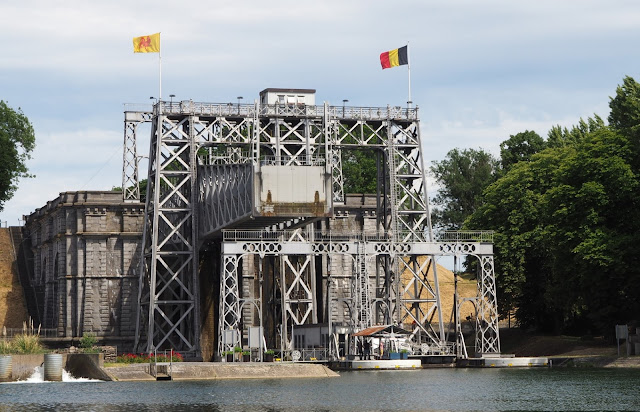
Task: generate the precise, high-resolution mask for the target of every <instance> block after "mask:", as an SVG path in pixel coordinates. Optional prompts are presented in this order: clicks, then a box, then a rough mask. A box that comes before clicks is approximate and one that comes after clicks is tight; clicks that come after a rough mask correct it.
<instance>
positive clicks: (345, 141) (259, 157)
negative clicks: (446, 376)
mask: <svg viewBox="0 0 640 412" xmlns="http://www.w3.org/2000/svg"><path fill="white" fill-rule="evenodd" d="M161 104H162V105H163V107H164V109H165V113H164V114H165V116H163V119H172V120H171V122H173V123H172V125H168V126H167V128H168V130H172V131H173V133H179V130H187V131H189V134H190V136H191V138H192V141H193V142H196V143H197V144H196V145H195V146H193V147H191V149H190V150H188V152H189V153H190V155H189V157H190V158H192V159H193V161H192V162H191V163H188V165H189V166H190V167H193V168H194V169H195V164H196V160H195V152H196V150H197V149H198V148H201V151H202V150H209V152H208V154H209V157H210V158H211V159H214V163H221V164H224V165H226V167H231V165H233V164H238V163H242V162H246V161H248V162H250V163H253V165H254V167H255V168H256V170H259V168H260V163H261V162H262V161H265V160H266V161H270V159H273V161H277V162H278V163H279V164H286V165H305V164H312V163H313V162H315V161H316V159H317V158H318V157H321V158H324V159H326V163H325V164H326V170H327V173H329V174H330V175H331V176H332V187H333V199H334V200H335V201H336V202H339V201H341V200H343V198H344V192H343V178H342V171H341V165H340V164H339V162H338V161H337V159H340V152H341V150H344V149H348V148H371V149H374V150H377V151H378V152H379V153H384V154H385V162H384V168H386V169H387V172H386V174H384V173H383V174H382V175H383V176H385V177H384V178H383V180H385V181H384V182H382V186H383V187H386V189H385V190H384V191H383V193H382V195H383V196H384V199H385V200H383V204H384V205H385V206H386V207H385V210H384V211H382V213H384V214H385V215H388V214H392V215H393V219H388V220H387V222H386V223H384V224H383V225H382V226H383V227H384V229H385V230H388V231H389V233H387V235H389V234H390V235H391V237H390V239H391V241H390V243H391V244H390V245H387V246H386V247H387V248H388V249H389V252H388V253H387V254H382V253H379V254H377V255H375V254H374V255H375V256H378V257H379V258H380V259H381V260H380V259H378V260H379V261H378V268H380V269H379V270H381V271H382V272H383V274H384V277H383V278H381V277H379V276H376V289H377V290H378V294H377V295H376V298H375V299H374V302H373V303H372V304H373V305H374V306H375V305H378V306H379V305H380V304H381V300H383V301H385V304H386V305H388V306H387V309H385V310H388V311H389V313H388V314H387V315H384V316H386V318H385V319H390V318H391V314H392V316H393V318H394V319H399V320H406V319H407V318H411V317H415V318H416V319H419V320H421V319H425V317H429V316H431V315H433V314H434V313H436V312H438V313H439V307H440V304H439V292H438V290H437V283H438V282H437V274H434V276H435V277H436V279H435V281H432V283H434V284H432V285H429V283H428V282H427V281H425V279H426V272H425V271H424V267H423V266H424V265H423V263H422V262H420V261H418V260H416V259H415V257H414V255H416V253H415V252H404V251H403V250H402V248H401V246H404V245H406V244H407V243H411V244H414V245H419V244H423V243H429V242H433V237H432V235H431V224H430V216H429V209H428V201H427V192H426V178H425V167H424V159H423V156H422V152H421V149H422V148H421V141H420V128H419V121H418V117H417V109H402V108H400V107H387V108H346V109H345V108H342V107H331V106H328V105H326V104H325V105H324V106H295V107H290V106H278V105H265V106H261V105H259V104H258V103H256V104H254V105H237V106H236V105H233V106H230V105H228V104H207V103H194V102H180V103H179V104H178V103H175V104H172V105H169V104H168V103H167V102H162V103H161ZM162 123H165V121H164V120H163V122H162ZM164 129H165V127H164V126H163V130H164ZM126 130H127V129H125V134H126V133H127V132H126ZM132 130H133V133H134V134H135V128H134V129H132ZM154 130H155V129H154ZM154 133H155V132H154ZM164 135H165V133H164V131H163V136H164ZM180 140H181V139H175V141H176V142H178V141H180ZM153 146H154V143H153V142H152V147H153ZM163 147H164V146H162V145H161V146H160V149H162V148H163ZM152 151H153V150H152ZM182 153H183V152H180V153H177V152H176V154H175V156H170V157H169V158H167V159H164V160H166V161H167V162H169V163H172V164H177V163H176V162H177V159H178V158H182V157H183V154H182ZM184 153H186V152H184ZM152 164H153V162H152V161H150V170H151V169H153V166H152ZM181 167H182V168H184V169H185V170H186V165H182V166H181ZM160 170H161V171H162V172H161V173H158V176H157V177H156V178H155V180H157V182H158V183H156V186H157V185H159V184H160V183H159V182H161V181H162V182H164V181H165V180H166V178H161V176H160V175H161V174H162V175H163V176H165V175H166V176H169V174H171V173H172V172H170V171H167V172H166V173H165V172H164V171H163V170H164V169H160ZM194 173H195V172H194ZM224 173H226V174H227V175H228V174H229V173H231V174H233V172H231V171H225V172H224ZM201 174H202V176H198V183H197V184H199V185H200V187H199V189H200V193H201V194H202V195H203V199H204V196H211V197H207V199H212V198H213V197H215V196H218V195H223V196H224V197H227V195H226V194H223V192H226V193H230V190H231V189H230V186H228V185H227V187H226V188H215V189H213V186H215V185H216V183H213V181H212V180H211V179H212V177H213V175H209V176H207V173H205V172H202V173H201ZM178 175H179V173H178V172H173V178H174V179H177V178H178ZM149 176H150V177H151V176H152V173H150V175H149ZM201 177H202V178H204V179H209V185H210V186H209V187H208V188H206V185H207V183H206V180H205V181H202V180H200V179H201ZM236 177H237V178H239V175H237V174H236ZM240 180H241V179H240ZM194 182H195V177H194V175H193V174H192V175H190V177H189V178H188V179H187V181H185V182H183V183H179V182H175V183H172V184H173V186H172V187H173V189H176V190H173V193H174V194H175V195H176V196H177V194H178V193H182V192H181V190H182V188H183V187H184V185H185V184H187V183H188V185H187V186H189V185H191V186H193V185H194ZM152 183H153V182H152V181H151V180H150V184H152ZM178 186H179V189H178ZM223 186H224V185H223ZM193 192H195V190H193V191H192V192H191V194H193ZM204 192H207V194H205V193H204ZM177 197H178V198H179V196H177ZM185 199H186V200H189V201H190V202H191V203H190V204H188V205H187V207H186V208H185V209H189V211H187V210H183V211H182V212H183V213H185V215H184V216H181V217H182V218H184V219H185V220H183V219H181V218H179V217H178V216H179V215H178V211H177V210H175V211H174V212H171V213H172V214H171V216H172V217H171V218H170V217H169V215H167V211H163V210H162V208H161V207H159V205H158V203H157V202H159V200H157V201H156V200H154V199H151V202H152V203H151V205H152V207H151V209H150V210H148V211H147V219H146V221H147V222H151V223H154V224H155V223H156V217H155V216H156V215H157V219H158V220H157V222H158V223H157V225H162V224H165V223H171V225H174V226H175V227H173V228H172V229H170V230H169V231H170V232H172V234H173V235H175V234H176V233H182V232H181V230H183V229H181V228H182V226H183V224H190V225H191V227H192V228H195V227H197V226H196V225H195V224H194V222H196V220H197V219H196V217H197V216H196V215H197V213H195V209H196V208H199V207H200V205H198V202H197V200H196V201H194V200H190V199H189V198H188V197H186V196H185ZM179 200H180V201H183V199H179ZM224 202H227V200H224ZM240 202H241V200H239V199H238V198H236V199H234V200H231V201H230V202H228V205H227V206H224V207H222V208H220V207H217V206H215V207H210V208H209V209H210V210H209V211H207V212H206V216H207V217H205V216H203V219H204V220H206V224H205V227H206V228H209V229H212V228H213V226H214V225H217V223H216V222H225V221H227V220H226V218H224V213H228V212H229V210H230V209H229V208H232V207H233V206H232V205H233V204H234V203H235V204H240ZM218 206H220V204H218ZM214 208H217V209H218V210H219V211H218V212H216V213H222V214H223V216H222V217H214V216H213V215H211V214H210V213H214V212H213V209H214ZM225 208H226V209H225ZM225 210H226V211H225ZM172 219H177V221H176V222H174V221H173V220H172ZM163 222H165V223H163ZM180 222H182V223H180ZM222 224H223V225H224V223H222ZM185 227H186V226H185ZM174 229H175V230H174ZM154 230H155V229H154ZM154 230H150V231H145V235H147V238H154V239H155V237H157V236H158V235H159V233H155V232H154ZM208 233H210V232H208ZM195 236H197V234H194V237H195ZM182 239H184V240H182ZM187 239H188V236H187V235H186V234H184V235H182V236H181V237H180V236H179V237H178V240H180V242H181V243H182V244H184V245H186V244H189V248H191V251H190V253H191V258H184V259H185V260H186V261H187V262H184V263H185V264H186V266H189V268H190V269H189V270H191V268H193V270H194V271H195V265H196V264H195V263H193V261H197V246H195V247H194V246H193V245H197V242H193V243H189V242H188V241H186V240H187ZM152 244H153V241H150V240H146V241H145V253H146V254H147V255H148V254H149V253H151V252H150V251H149V247H148V245H152ZM156 244H157V245H164V243H163V242H162V241H156ZM380 247H383V248H384V247H385V246H380ZM398 247H400V249H397V248H398ZM151 249H153V247H152V248H151ZM419 249H420V248H419ZM423 249H424V248H423ZM427 249H430V248H427ZM374 255H372V256H374ZM158 256H159V255H158V253H156V258H155V259H154V258H151V259H145V261H149V262H152V261H157V262H160V261H159V260H158V259H159V258H158ZM182 259H183V258H179V259H177V260H178V261H179V262H183V260H182ZM431 260H433V257H431ZM408 262H411V263H408ZM156 266H157V265H156ZM161 266H162V265H161ZM433 266H434V265H433ZM179 267H182V265H179ZM147 269H149V268H147ZM434 269H435V266H434ZM407 272H409V274H410V275H409V276H405V274H406V273H407ZM489 272H490V273H489ZM486 277H487V278H491V281H493V282H495V281H494V280H493V269H490V270H487V274H486ZM147 278H149V276H147ZM173 278H174V276H173V274H172V275H170V276H169V277H168V278H167V279H168V280H169V279H173ZM163 279H164V278H163ZM196 280H197V279H196ZM183 284H184V282H183ZM176 287H177V290H181V289H182V290H184V292H185V293H186V294H187V295H188V296H189V299H191V300H190V301H192V302H195V301H196V300H197V299H195V300H194V299H193V296H194V295H197V289H193V288H192V287H187V288H184V287H183V286H181V285H180V282H178V285H177V286H176ZM221 287H223V286H222V285H221ZM416 288H417V290H426V291H429V293H427V295H431V296H428V297H425V298H422V296H424V294H421V293H417V292H415V290H416ZM485 289H487V288H485ZM482 290H484V289H482ZM487 290H488V289H487ZM187 292H188V293H187ZM485 296H487V295H486V293H485ZM421 299H422V300H421ZM143 300H144V299H143ZM151 300H152V299H150V301H151ZM485 300H486V301H487V302H488V303H487V305H488V306H491V305H493V307H494V309H495V299H488V298H486V297H485ZM429 305H430V306H431V307H430V308H429V309H425V310H423V309H420V310H417V309H416V308H421V307H428V306H429ZM142 306H143V305H141V307H142ZM152 306H153V305H152ZM193 307H194V309H195V310H196V311H197V306H195V305H194V306H193ZM494 311H495V310H494ZM142 313H143V315H144V309H142ZM496 313H497V312H496ZM407 314H413V315H407ZM219 316H221V317H224V316H226V314H225V313H220V314H219ZM378 316H379V313H378V314H376V317H378ZM438 316H439V318H441V317H442V314H438ZM161 317H162V315H161ZM163 318H164V317H163ZM489 318H490V320H491V317H489ZM163 322H164V321H163ZM181 322H182V321H181ZM492 322H493V320H492ZM169 323H171V322H169ZM416 323H421V322H416ZM439 323H440V324H442V322H439ZM165 326H166V325H165ZM153 327H154V326H153V325H152V323H149V328H150V330H151V329H153ZM171 329H173V326H171V327H170V328H169V330H171ZM483 330H484V331H485V332H483V335H487V336H488V335H489V334H491V333H493V332H494V329H493V328H489V329H487V328H484V329H483ZM426 332H429V333H431V334H433V331H425V333H426ZM439 332H440V333H436V335H440V336H436V338H438V339H440V340H441V339H442V333H441V331H439ZM155 333H156V332H154V334H155ZM429 333H427V334H429ZM151 339H153V338H151ZM151 339H150V341H151ZM161 339H162V338H161ZM180 340H182V341H190V342H195V341H196V340H195V339H186V340H184V339H181V338H180ZM489 341H494V344H492V345H489V347H488V349H487V350H489V351H492V350H493V351H496V350H499V347H498V346H499V345H496V344H495V342H496V341H497V338H496V339H495V340H492V339H489ZM187 346H189V345H187Z"/></svg>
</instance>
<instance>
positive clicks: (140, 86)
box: [0, 0, 640, 220]
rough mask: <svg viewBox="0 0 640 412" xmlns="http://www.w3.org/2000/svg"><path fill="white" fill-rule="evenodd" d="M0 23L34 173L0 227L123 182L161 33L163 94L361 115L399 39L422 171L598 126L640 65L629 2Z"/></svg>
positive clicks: (197, 8) (269, 5)
mask: <svg viewBox="0 0 640 412" xmlns="http://www.w3.org/2000/svg"><path fill="white" fill-rule="evenodd" d="M0 16H2V23H3V24H2V25H0V38H2V42H0V55H1V56H2V59H0V99H3V100H8V101H9V103H10V104H11V105H12V106H21V107H22V108H23V110H24V112H25V114H26V115H27V116H28V117H29V118H30V119H31V120H32V122H33V123H34V125H35V127H36V132H37V135H36V138H37V149H36V152H35V153H34V159H33V161H32V162H31V163H30V167H31V169H32V171H33V172H34V173H36V174H37V176H38V177H37V178H36V179H33V180H25V181H23V182H21V183H20V189H19V190H18V192H17V193H16V196H15V197H14V199H13V200H11V201H10V202H9V203H8V204H7V205H6V210H5V211H4V212H3V213H2V214H1V216H0V220H5V218H4V216H9V215H11V216H19V215H21V214H24V213H28V212H30V211H32V210H33V209H35V208H36V207H40V206H42V204H44V202H46V200H50V199H51V198H52V197H56V196H57V193H58V192H61V191H66V190H80V189H83V188H86V189H109V188H110V187H111V186H112V185H119V184H120V180H121V177H120V173H121V153H117V154H115V155H114V153H116V152H117V151H118V150H119V148H121V145H122V134H123V123H122V111H123V107H122V105H121V104H122V103H130V102H131V103H135V102H138V103H145V104H148V103H149V96H156V97H157V96H158V55H156V54H149V55H144V54H134V53H133V50H132V38H133V37H134V36H139V35H143V34H151V33H155V32H158V31H160V32H162V64H163V66H162V72H163V79H162V81H163V94H164V96H165V97H166V96H168V95H169V93H172V94H175V95H176V96H177V97H176V99H178V100H179V99H194V100H196V101H214V102H226V101H235V98H236V96H244V100H245V101H252V100H253V99H254V98H256V97H257V94H258V92H259V91H260V90H262V89H263V88H265V87H304V88H316V89H317V90H318V93H317V96H318V101H319V102H322V101H329V102H331V103H332V104H336V105H339V104H341V101H342V99H349V104H350V105H361V106H385V105H387V104H390V105H398V104H401V105H404V104H405V102H406V100H407V70H406V68H404V67H401V68H394V69H391V70H384V71H382V70H381V69H380V66H379V63H378V54H379V53H380V52H382V51H385V50H389V49H393V48H396V47H399V46H401V45H403V44H404V43H405V42H406V41H410V55H411V62H412V66H411V74H412V86H413V90H412V92H413V96H412V100H413V101H414V102H415V103H416V104H417V105H419V106H420V110H421V111H420V113H421V119H422V136H423V140H424V142H425V147H426V149H425V158H426V160H427V161H428V162H430V161H432V160H438V159H442V158H443V157H444V156H445V155H446V153H447V152H448V151H449V150H450V149H452V148H454V147H461V148H462V147H474V148H477V147H482V148H485V149H486V150H489V151H491V152H492V153H497V152H498V145H499V143H500V142H501V141H503V140H505V139H507V138H508V136H509V135H510V134H514V133H518V132H520V131H523V130H525V129H529V130H531V129H533V130H535V131H536V132H537V133H538V134H540V135H542V136H544V135H546V132H547V131H548V130H549V128H550V127H551V126H553V125H555V124H561V125H566V126H570V125H572V124H575V123H576V122H577V121H578V119H579V118H580V117H586V116H590V115H592V114H593V113H598V114H600V115H601V116H602V117H603V118H606V116H607V112H608V110H607V103H608V96H610V95H612V94H613V93H614V92H615V87H616V85H617V84H618V83H620V82H621V81H622V77H623V76H624V75H625V74H629V75H632V76H633V75H638V73H637V70H638V69H637V68H638V67H640V54H638V53H634V52H633V51H634V50H636V49H637V44H636V43H637V41H636V39H637V38H639V37H640V26H639V25H638V24H637V21H638V19H639V17H640V3H639V2H637V1H631V0H614V1H610V2H602V1H600V0H582V1H564V2H559V1H555V0H538V1H533V0H522V1H517V2H515V1H512V0H486V1H481V2H480V1H477V0H451V1H447V2H443V1H436V0H427V1H423V0H398V1H393V2H390V1H387V0H369V1H364V0H353V1H348V2H345V1H338V0H329V1H322V2H301V1H296V0H276V1H272V2H264V1H258V0H239V1H238V0H237V1H230V0H225V1H217V2H210V1H203V0H188V1H182V2H176V1H169V0H155V1H150V0H145V1H133V2H132V1H123V0H112V1H106V2H86V1H81V0H64V1H55V2H51V1H44V0H23V1H21V2H4V3H2V4H0ZM146 145H148V140H146V141H145V142H141V144H140V145H139V153H140V154H146V153H147V150H148V148H147V147H146ZM96 172H97V173H96ZM12 219H13V218H12Z"/></svg>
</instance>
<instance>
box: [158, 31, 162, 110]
mask: <svg viewBox="0 0 640 412" xmlns="http://www.w3.org/2000/svg"><path fill="white" fill-rule="evenodd" d="M159 34H160V33H158V35H159ZM158 72H159V74H158V88H159V90H158V101H159V102H161V101H162V42H160V46H159V47H158Z"/></svg>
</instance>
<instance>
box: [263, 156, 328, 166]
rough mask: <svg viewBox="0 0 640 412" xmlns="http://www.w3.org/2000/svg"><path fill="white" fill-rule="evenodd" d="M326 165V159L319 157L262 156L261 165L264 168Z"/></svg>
mask: <svg viewBox="0 0 640 412" xmlns="http://www.w3.org/2000/svg"><path fill="white" fill-rule="evenodd" d="M324 163H325V159H324V157H318V156H295V157H294V156H262V157H260V164H261V165H262V166H280V165H282V166H286V165H293V166H298V165H302V166H322V165H324Z"/></svg>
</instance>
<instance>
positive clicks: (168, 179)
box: [136, 105, 200, 356]
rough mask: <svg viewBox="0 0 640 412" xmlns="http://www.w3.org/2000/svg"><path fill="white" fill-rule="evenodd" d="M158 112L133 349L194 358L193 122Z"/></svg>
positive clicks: (196, 350) (196, 349)
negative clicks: (178, 352)
mask: <svg viewBox="0 0 640 412" xmlns="http://www.w3.org/2000/svg"><path fill="white" fill-rule="evenodd" d="M159 109H160V105H156V106H155V112H154V121H153V125H152V136H151V150H150V153H149V174H148V176H149V177H148V183H147V206H146V213H145V228H144V232H143V265H144V270H142V271H141V273H142V274H143V276H141V284H140V292H141V295H140V301H139V302H140V304H139V305H140V308H141V310H140V313H139V317H138V322H137V333H136V336H137V339H138V341H137V342H136V346H138V348H139V349H142V348H143V346H142V345H143V344H144V348H145V350H146V351H148V352H151V351H153V350H155V349H163V348H171V349H174V350H178V351H181V352H183V353H187V354H190V355H192V356H199V350H200V348H199V329H200V328H199V324H198V319H199V317H198V310H199V309H198V303H199V301H198V278H197V267H198V247H197V245H198V237H197V219H196V214H195V208H194V204H195V202H196V201H197V196H196V195H197V192H196V186H195V177H196V151H197V145H196V140H195V136H194V133H193V132H194V129H193V128H191V127H190V124H191V123H192V119H189V118H180V119H172V118H169V117H168V116H165V115H164V114H162V113H161V112H160V111H159ZM145 324H146V327H145V326H143V325H145ZM141 335H145V336H146V342H144V343H143V342H142V339H141V338H140V336H141Z"/></svg>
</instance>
